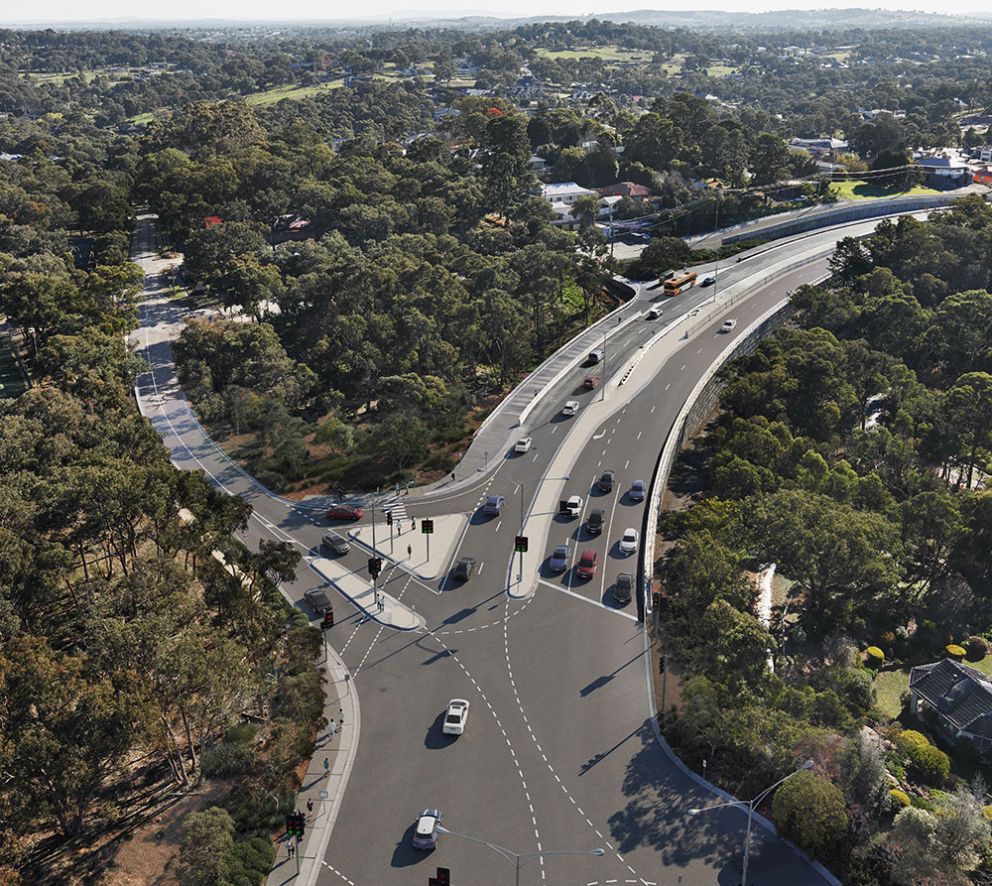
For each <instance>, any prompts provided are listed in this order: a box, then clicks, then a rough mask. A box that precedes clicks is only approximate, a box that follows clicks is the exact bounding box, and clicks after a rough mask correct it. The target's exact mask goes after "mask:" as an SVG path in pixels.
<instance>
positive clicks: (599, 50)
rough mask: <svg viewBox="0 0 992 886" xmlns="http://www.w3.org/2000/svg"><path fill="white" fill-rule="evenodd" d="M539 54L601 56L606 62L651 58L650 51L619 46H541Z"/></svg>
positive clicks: (551, 56) (567, 56)
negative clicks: (564, 47) (552, 47)
mask: <svg viewBox="0 0 992 886" xmlns="http://www.w3.org/2000/svg"><path fill="white" fill-rule="evenodd" d="M537 54H538V55H540V56H543V57H544V58H562V59H580V58H601V59H602V60H603V61H604V62H638V61H640V62H646V61H650V60H651V53H650V52H645V51H643V50H637V49H621V48H620V47H618V46H587V47H585V48H583V49H543V48H539V49H538V50H537Z"/></svg>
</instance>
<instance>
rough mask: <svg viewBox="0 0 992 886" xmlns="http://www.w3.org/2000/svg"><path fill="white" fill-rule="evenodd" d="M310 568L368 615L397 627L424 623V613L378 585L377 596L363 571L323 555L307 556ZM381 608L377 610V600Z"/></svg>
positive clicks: (417, 626)
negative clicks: (418, 612)
mask: <svg viewBox="0 0 992 886" xmlns="http://www.w3.org/2000/svg"><path fill="white" fill-rule="evenodd" d="M307 562H308V563H309V564H310V568H311V569H312V570H313V571H314V572H316V573H317V575H319V576H320V577H321V578H322V579H324V581H326V582H327V583H328V584H331V585H333V586H334V588H336V589H337V590H338V592H339V593H341V594H342V595H343V596H345V597H347V598H348V600H350V601H351V603H352V604H353V605H354V606H355V607H357V608H358V609H360V610H362V611H363V612H364V613H365V614H366V615H367V616H368V617H369V618H371V619H373V620H374V621H377V622H379V624H382V625H385V626H386V627H390V628H396V629H397V630H399V631H415V630H418V629H420V628H422V627H424V625H425V624H426V622H425V621H424V617H423V616H422V615H418V614H417V613H416V612H414V611H413V610H412V609H410V608H409V607H408V606H405V605H404V604H402V603H400V602H399V600H396V599H394V598H393V597H391V596H390V595H389V594H386V593H383V591H382V590H381V589H380V590H379V592H378V596H377V595H376V593H375V591H374V590H373V588H372V585H371V584H370V583H369V580H368V577H367V576H366V575H365V573H364V572H352V571H351V570H350V569H348V568H347V567H346V566H345V565H344V564H343V563H342V562H340V561H338V560H329V559H327V558H326V557H308V558H307ZM380 601H381V602H382V605H383V608H382V610H381V611H380V610H379V602H380Z"/></svg>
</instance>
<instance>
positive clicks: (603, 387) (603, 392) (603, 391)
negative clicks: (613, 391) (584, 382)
mask: <svg viewBox="0 0 992 886" xmlns="http://www.w3.org/2000/svg"><path fill="white" fill-rule="evenodd" d="M599 387H600V394H601V396H600V400H605V399H606V330H605V329H604V330H603V380H602V382H600V385H599Z"/></svg>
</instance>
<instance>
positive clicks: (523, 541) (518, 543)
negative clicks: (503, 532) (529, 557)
mask: <svg viewBox="0 0 992 886" xmlns="http://www.w3.org/2000/svg"><path fill="white" fill-rule="evenodd" d="M513 550H515V551H516V552H517V553H518V554H526V553H527V536H526V535H518V536H516V537H515V538H514V539H513Z"/></svg>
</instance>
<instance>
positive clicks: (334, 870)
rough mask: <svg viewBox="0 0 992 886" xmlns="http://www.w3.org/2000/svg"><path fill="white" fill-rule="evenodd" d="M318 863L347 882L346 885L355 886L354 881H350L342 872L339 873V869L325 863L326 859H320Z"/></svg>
mask: <svg viewBox="0 0 992 886" xmlns="http://www.w3.org/2000/svg"><path fill="white" fill-rule="evenodd" d="M318 861H320V863H321V864H322V865H323V866H324V867H325V868H327V870H329V871H330V872H331V873H332V874H337V875H338V876H339V877H340V878H341V879H342V880H344V881H345V883H347V884H348V886H355V881H354V880H349V879H348V878H347V877H346V876H345V875H344V874H342V873H341V871H339V870H338V869H337V868H332V867H331V866H330V865H329V864H328V863H327V862H326V861H324V859H322V858H321V859H318Z"/></svg>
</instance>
